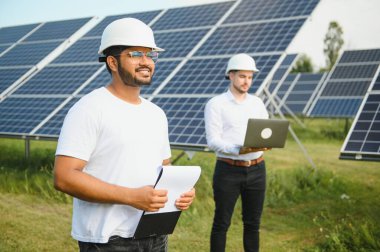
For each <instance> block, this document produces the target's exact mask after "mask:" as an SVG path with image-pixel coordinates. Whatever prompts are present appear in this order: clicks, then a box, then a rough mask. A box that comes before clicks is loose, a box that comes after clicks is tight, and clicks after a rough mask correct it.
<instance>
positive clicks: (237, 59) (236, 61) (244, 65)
mask: <svg viewBox="0 0 380 252" xmlns="http://www.w3.org/2000/svg"><path fill="white" fill-rule="evenodd" d="M231 70H238V71H240V70H247V71H253V72H254V73H255V72H258V71H259V69H257V68H256V62H255V60H254V59H253V58H252V57H251V56H249V55H248V54H245V53H239V54H236V55H234V56H232V57H231V58H230V60H229V61H228V65H227V69H226V78H227V79H229V72H230V71H231Z"/></svg>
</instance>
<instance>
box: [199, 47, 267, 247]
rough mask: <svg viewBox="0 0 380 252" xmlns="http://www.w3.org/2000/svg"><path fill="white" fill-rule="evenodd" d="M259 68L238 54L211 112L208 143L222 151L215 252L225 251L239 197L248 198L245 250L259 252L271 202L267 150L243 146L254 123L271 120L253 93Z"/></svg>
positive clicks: (244, 208) (217, 172)
mask: <svg viewBox="0 0 380 252" xmlns="http://www.w3.org/2000/svg"><path fill="white" fill-rule="evenodd" d="M258 71H259V70H258V69H257V68H256V63H255V61H254V59H253V58H252V57H251V56H249V55H247V54H243V53H241V54H236V55H234V56H232V57H231V59H230V60H229V61H228V65H227V69H226V74H225V76H226V78H227V79H229V80H230V86H229V89H228V91H227V92H226V93H224V94H221V95H218V96H216V97H213V98H212V99H211V100H209V101H208V103H207V104H206V107H205V125H206V137H207V144H208V146H209V148H210V149H211V150H214V151H215V152H216V156H217V162H216V165H215V172H214V177H213V191H214V201H215V215H214V222H213V226H212V231H211V239H210V250H211V251H212V252H223V251H225V246H226V235H227V231H228V228H229V226H230V224H231V217H232V214H233V211H234V207H235V204H236V201H237V199H238V197H239V196H241V199H242V215H243V224H244V234H243V241H244V242H243V243H244V251H246V252H248V251H258V250H259V227H260V218H261V213H262V210H263V204H264V197H265V176H266V172H265V162H264V158H263V156H262V155H263V151H266V150H268V149H267V148H250V147H243V142H244V137H245V132H246V130H247V123H248V119H249V118H268V112H267V110H266V108H265V105H264V103H263V102H262V100H261V99H260V98H259V97H257V96H254V95H250V94H248V90H249V88H250V87H251V85H252V78H253V75H254V73H256V72H258Z"/></svg>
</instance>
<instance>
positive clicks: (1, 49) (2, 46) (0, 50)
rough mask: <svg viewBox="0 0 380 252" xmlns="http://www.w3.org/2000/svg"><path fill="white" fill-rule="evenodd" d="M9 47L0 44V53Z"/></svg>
mask: <svg viewBox="0 0 380 252" xmlns="http://www.w3.org/2000/svg"><path fill="white" fill-rule="evenodd" d="M8 48H9V45H0V55H1V54H2V53H3V52H4V51H5V50H6V49H8Z"/></svg>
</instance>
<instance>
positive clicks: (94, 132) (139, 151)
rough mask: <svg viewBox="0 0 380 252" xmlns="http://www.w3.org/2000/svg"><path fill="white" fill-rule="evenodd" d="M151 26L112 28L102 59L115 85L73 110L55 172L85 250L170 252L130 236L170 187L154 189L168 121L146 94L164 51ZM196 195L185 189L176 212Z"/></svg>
mask: <svg viewBox="0 0 380 252" xmlns="http://www.w3.org/2000/svg"><path fill="white" fill-rule="evenodd" d="M159 51H163V49H161V48H159V47H157V46H156V44H155V41H154V36H153V32H152V30H151V29H150V27H149V26H147V25H146V24H144V23H143V22H141V21H140V20H137V19H134V18H123V19H119V20H116V21H114V22H112V23H111V24H109V25H108V26H107V27H106V28H105V30H104V32H103V35H102V39H101V45H100V49H99V54H100V55H101V57H100V58H99V60H100V61H103V62H106V66H107V69H108V71H109V72H110V73H111V75H112V81H111V83H110V84H109V85H108V86H107V87H102V88H99V89H96V90H94V91H93V92H91V93H89V94H88V95H86V96H84V97H83V98H82V99H80V100H79V101H78V102H77V103H76V104H75V105H74V106H73V107H72V108H71V109H70V111H69V112H68V114H67V116H66V118H65V121H64V124H63V127H62V130H61V134H60V136H59V140H58V146H57V151H56V160H55V167H54V185H55V188H56V189H57V190H60V191H63V192H65V193H67V194H69V195H72V196H74V203H73V224H72V236H73V238H74V239H76V240H78V242H79V248H80V250H81V251H166V250H167V236H155V237H149V238H143V239H132V238H131V237H132V236H133V234H134V232H135V230H136V227H137V224H138V221H139V218H140V217H141V214H142V211H143V210H144V211H152V212H154V211H158V210H159V209H160V208H162V207H164V205H165V202H166V201H167V191H166V190H156V189H154V188H153V187H152V185H154V183H155V181H156V179H157V176H158V174H159V169H160V166H161V165H168V164H170V157H171V152H170V145H169V138H168V124H167V118H166V115H165V113H164V112H163V111H162V109H160V108H159V107H158V106H156V105H154V104H153V103H151V102H150V101H148V100H146V99H144V98H142V97H141V96H140V87H141V86H143V85H149V84H150V82H151V80H152V76H153V73H154V68H155V61H156V60H157V57H158V52H159ZM194 197H195V191H194V189H193V190H191V191H189V192H184V193H183V195H182V196H181V197H180V198H179V199H178V200H177V201H176V207H177V208H178V209H180V210H186V209H187V208H189V206H190V205H191V203H192V201H193V199H194Z"/></svg>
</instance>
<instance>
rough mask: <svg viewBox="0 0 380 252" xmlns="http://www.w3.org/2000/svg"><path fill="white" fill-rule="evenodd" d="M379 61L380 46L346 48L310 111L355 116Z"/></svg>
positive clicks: (320, 113)
mask: <svg viewBox="0 0 380 252" xmlns="http://www.w3.org/2000/svg"><path fill="white" fill-rule="evenodd" d="M379 64H380V49H371V50H355V51H345V52H343V54H342V56H341V58H340V59H339V60H338V62H337V64H336V65H335V66H334V69H333V70H332V72H331V73H330V74H329V76H328V77H327V79H326V81H325V83H324V85H323V86H322V88H321V90H320V92H319V93H318V96H317V98H316V99H315V101H314V103H313V104H312V106H311V107H310V110H309V111H308V113H307V115H308V116H313V117H317V116H319V117H353V116H354V115H355V114H356V112H357V111H358V109H359V106H360V104H361V101H362V100H363V97H364V95H365V93H366V91H367V90H368V87H369V85H370V83H371V81H372V79H373V77H374V75H375V73H376V69H377V67H378V65H379Z"/></svg>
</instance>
